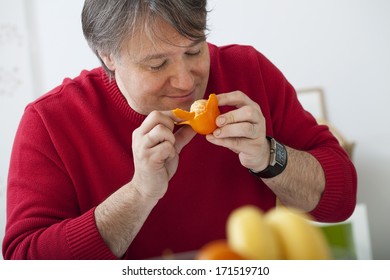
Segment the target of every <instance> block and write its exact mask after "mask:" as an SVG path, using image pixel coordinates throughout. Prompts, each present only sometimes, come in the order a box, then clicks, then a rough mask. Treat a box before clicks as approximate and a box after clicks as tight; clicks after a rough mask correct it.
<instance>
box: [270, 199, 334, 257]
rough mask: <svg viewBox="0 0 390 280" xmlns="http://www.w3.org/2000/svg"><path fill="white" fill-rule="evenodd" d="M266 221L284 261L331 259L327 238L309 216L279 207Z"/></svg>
mask: <svg viewBox="0 0 390 280" xmlns="http://www.w3.org/2000/svg"><path fill="white" fill-rule="evenodd" d="M264 220H265V221H264V223H265V224H266V225H267V226H268V227H270V228H271V229H272V231H273V233H274V235H275V236H277V238H278V242H279V244H280V248H281V258H282V259H288V260H326V259H330V250H329V247H328V244H327V241H326V239H325V236H324V235H323V233H322V232H321V230H320V229H319V228H317V227H315V226H314V225H312V224H311V223H310V221H309V216H307V215H305V214H303V213H299V212H298V211H295V210H291V209H287V208H285V207H277V208H273V209H271V210H270V211H268V212H267V213H266V215H265V217H264Z"/></svg>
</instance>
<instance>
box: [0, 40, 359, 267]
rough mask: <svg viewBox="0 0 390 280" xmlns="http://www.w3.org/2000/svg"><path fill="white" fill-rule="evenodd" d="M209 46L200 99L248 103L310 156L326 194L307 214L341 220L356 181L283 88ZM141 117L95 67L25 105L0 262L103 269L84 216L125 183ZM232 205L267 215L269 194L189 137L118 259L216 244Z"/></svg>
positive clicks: (101, 247) (251, 63)
mask: <svg viewBox="0 0 390 280" xmlns="http://www.w3.org/2000/svg"><path fill="white" fill-rule="evenodd" d="M209 47H210V56H211V71H210V78H209V83H208V88H207V92H206V93H212V92H215V93H221V92H229V91H233V90H241V91H243V92H245V93H246V94H247V95H249V97H250V98H251V99H253V100H255V101H257V102H258V104H260V106H261V109H262V112H263V114H264V116H265V118H266V125H267V134H268V135H271V136H274V137H275V138H276V139H277V140H278V141H280V142H282V143H284V144H286V145H287V146H290V147H293V148H296V149H300V150H306V151H308V152H310V153H311V154H312V155H314V156H315V157H316V158H317V159H318V160H319V162H320V163H321V165H322V167H323V169H324V171H325V176H326V189H325V192H324V194H323V197H322V199H321V201H320V203H319V205H318V207H317V208H316V209H315V210H314V211H312V213H311V214H312V215H313V216H314V217H315V218H317V219H318V220H319V221H329V222H335V221H341V220H343V219H346V218H347V217H348V216H349V215H350V214H351V213H352V211H353V209H354V206H355V203H356V188H357V177H356V172H355V169H354V167H353V165H352V163H351V162H350V161H349V159H348V157H347V155H346V153H345V152H344V151H343V149H342V148H341V147H340V146H339V145H338V142H337V140H336V139H335V138H334V137H333V136H332V135H331V134H330V132H329V130H328V128H327V127H326V126H318V125H317V124H316V123H315V120H314V119H313V118H312V117H311V116H310V115H309V114H308V113H306V112H305V111H303V109H302V107H301V105H300V104H299V103H298V101H297V97H296V94H295V91H294V89H293V87H292V86H291V85H290V84H289V83H288V82H287V80H286V79H285V78H284V76H283V75H282V73H281V72H280V71H279V70H278V69H277V68H276V67H275V66H274V65H272V64H271V63H270V62H269V61H268V60H267V59H266V58H265V57H264V56H263V55H261V54H260V53H258V52H257V51H256V50H254V49H253V48H251V47H244V46H226V47H222V48H218V47H216V46H213V45H210V46H209ZM228 109H229V108H221V110H222V111H226V110H228ZM144 119H145V116H143V115H140V114H138V113H136V112H135V111H134V110H132V109H131V108H130V107H129V105H128V103H127V102H126V100H125V98H124V97H123V96H122V94H121V93H120V91H119V89H118V87H117V85H116V83H115V82H113V81H112V82H110V81H109V79H108V77H107V76H106V74H105V73H104V71H103V70H102V69H101V68H98V69H94V70H92V71H83V72H82V73H81V74H80V76H79V77H77V78H75V79H66V80H64V82H63V84H62V85H61V86H59V87H57V88H55V89H53V90H52V91H50V92H49V93H48V94H46V95H44V96H42V97H41V98H39V99H38V100H36V101H35V102H33V103H31V104H29V105H28V106H27V108H26V110H25V113H24V115H23V117H22V120H21V122H20V126H19V129H18V132H17V135H16V137H15V142H14V148H13V151H12V158H11V162H10V170H9V178H8V190H7V199H8V200H7V226H6V234H5V239H4V242H3V255H4V258H5V259H11V258H14V259H114V258H115V256H114V255H113V254H112V253H111V251H110V250H109V249H108V247H107V246H106V245H105V243H104V241H103V239H102V238H101V236H100V235H99V232H98V230H97V228H96V225H95V220H94V209H95V207H96V206H97V205H98V204H99V203H101V202H102V201H103V200H104V199H105V198H107V197H108V196H109V195H110V194H111V193H113V192H114V191H116V190H117V189H118V188H120V187H121V186H123V185H124V184H126V183H128V182H129V181H130V180H131V178H132V172H133V170H134V166H133V158H132V150H131V134H132V132H133V130H134V129H135V128H137V127H138V126H139V125H140V124H141V123H142V121H143V120H144ZM244 204H255V205H258V206H259V207H261V208H262V209H264V210H267V209H270V208H271V207H274V206H275V195H274V194H273V192H272V191H271V190H270V189H269V188H268V187H267V186H266V185H265V184H263V183H262V181H260V180H258V179H256V178H254V177H253V176H252V175H251V174H250V173H249V172H248V170H247V169H246V168H244V167H243V166H241V165H240V162H239V159H238V157H237V155H236V154H235V153H233V152H231V151H230V150H228V149H225V148H222V147H218V146H215V145H212V144H210V143H209V142H207V141H206V140H205V137H204V136H202V135H197V136H196V137H195V138H194V139H193V140H192V141H191V142H190V143H189V144H188V145H187V146H186V147H185V148H184V149H183V150H182V152H181V154H180V162H179V167H178V170H177V172H176V174H175V175H174V177H173V178H172V180H171V181H170V183H169V188H168V191H167V193H166V195H165V196H164V197H163V198H162V199H161V200H160V201H159V203H158V204H157V205H156V207H155V208H154V209H153V211H152V212H151V214H150V216H149V217H148V219H147V220H146V222H145V224H144V225H143V227H142V228H141V231H140V232H139V234H138V235H137V236H136V238H135V240H134V241H133V243H132V244H131V245H130V247H129V249H128V251H127V253H126V255H125V258H127V259H141V258H149V257H154V256H158V255H161V254H162V253H163V252H164V251H165V250H170V251H173V252H183V251H190V250H195V249H198V248H199V247H200V246H202V245H204V244H205V243H206V242H208V241H210V240H214V239H218V238H224V237H225V224H226V218H227V216H228V215H229V213H230V212H231V211H232V210H233V209H234V208H236V207H238V206H240V205H244Z"/></svg>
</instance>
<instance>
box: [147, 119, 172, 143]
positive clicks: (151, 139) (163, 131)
mask: <svg viewBox="0 0 390 280" xmlns="http://www.w3.org/2000/svg"><path fill="white" fill-rule="evenodd" d="M145 137H146V142H145V143H146V144H145V147H146V148H151V147H154V146H156V145H158V144H160V143H162V142H165V141H168V142H169V143H171V145H174V144H175V136H174V135H173V133H172V131H171V130H170V129H168V128H167V127H166V126H164V125H162V124H157V125H156V126H155V127H153V128H152V130H150V131H149V132H148V133H147V134H146V135H145Z"/></svg>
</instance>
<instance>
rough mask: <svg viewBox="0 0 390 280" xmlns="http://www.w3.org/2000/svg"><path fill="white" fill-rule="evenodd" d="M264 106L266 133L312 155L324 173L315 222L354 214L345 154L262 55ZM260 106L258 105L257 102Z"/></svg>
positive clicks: (352, 179) (353, 186)
mask: <svg viewBox="0 0 390 280" xmlns="http://www.w3.org/2000/svg"><path fill="white" fill-rule="evenodd" d="M258 61H259V64H260V65H261V69H262V70H261V71H262V73H261V76H262V79H263V82H264V85H265V92H266V96H267V97H266V98H267V102H266V104H268V107H265V106H262V110H263V109H264V112H263V113H265V115H266V122H267V133H268V134H269V135H273V136H274V137H275V138H276V139H277V140H279V141H280V142H282V143H284V144H285V145H287V146H289V147H292V148H294V149H297V150H302V151H306V152H308V153H310V154H311V155H313V156H314V157H315V158H316V159H317V160H318V161H319V163H320V164H321V166H322V168H323V171H324V174H325V180H326V182H325V191H324V193H323V195H322V197H321V200H320V202H319V204H318V205H317V207H316V208H315V209H314V210H313V211H312V212H311V213H310V214H311V215H312V216H313V217H314V218H315V219H316V220H317V221H321V222H339V221H343V220H345V219H347V218H348V217H349V216H350V215H351V214H352V213H353V211H354V209H355V205H356V193H357V174H356V170H355V167H354V165H353V163H352V162H351V160H350V158H349V157H348V155H347V153H346V152H345V151H344V149H343V148H342V147H341V146H340V144H339V142H338V140H337V139H336V137H335V136H334V135H333V134H332V133H331V132H330V130H329V128H328V127H327V126H325V125H319V124H318V123H317V122H316V120H315V119H314V117H313V116H312V115H311V114H310V113H308V112H307V111H305V110H304V109H303V107H302V106H301V104H300V103H299V101H298V98H297V94H296V92H295V89H294V88H293V87H292V85H291V84H290V83H289V82H288V81H287V79H286V78H285V77H284V75H283V74H282V73H281V72H280V70H278V69H277V68H276V67H275V66H274V65H273V64H272V63H271V62H269V61H268V60H267V59H266V58H265V57H264V56H262V55H261V54H258ZM259 104H262V103H259Z"/></svg>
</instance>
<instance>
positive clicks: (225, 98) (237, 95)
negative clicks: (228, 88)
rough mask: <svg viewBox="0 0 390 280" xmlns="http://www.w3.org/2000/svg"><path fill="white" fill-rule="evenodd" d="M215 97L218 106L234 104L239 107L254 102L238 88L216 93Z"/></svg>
mask: <svg viewBox="0 0 390 280" xmlns="http://www.w3.org/2000/svg"><path fill="white" fill-rule="evenodd" d="M217 98H218V106H235V107H237V108H240V107H242V106H245V105H250V104H253V103H254V102H253V101H252V100H251V99H250V98H249V97H248V96H247V95H246V94H244V93H243V92H241V91H238V90H237V91H232V92H228V93H221V94H218V95H217Z"/></svg>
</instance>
